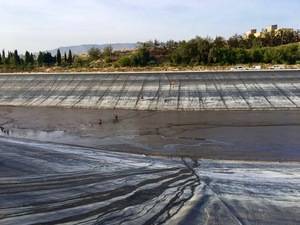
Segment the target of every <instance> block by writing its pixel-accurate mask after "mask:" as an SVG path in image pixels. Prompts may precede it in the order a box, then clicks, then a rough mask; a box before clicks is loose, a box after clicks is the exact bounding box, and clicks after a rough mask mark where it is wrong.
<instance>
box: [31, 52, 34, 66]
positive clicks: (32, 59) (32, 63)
mask: <svg viewBox="0 0 300 225" xmlns="http://www.w3.org/2000/svg"><path fill="white" fill-rule="evenodd" d="M30 64H31V65H34V56H33V54H32V53H30Z"/></svg>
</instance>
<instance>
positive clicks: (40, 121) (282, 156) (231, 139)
mask: <svg viewBox="0 0 300 225" xmlns="http://www.w3.org/2000/svg"><path fill="white" fill-rule="evenodd" d="M116 115H118V121H117V122H116V121H115V116H116ZM99 120H101V122H102V123H101V124H99ZM299 121H300V114H299V113H298V112H297V111H248V112H245V111H234V112H225V111H222V112H221V111H219V112H218V111H206V112H152V111H136V110H89V109H64V108H48V107H45V108H41V107H37V108H35V107H0V125H1V126H2V127H4V128H5V129H6V130H9V132H10V136H11V137H17V138H28V139H33V140H40V141H49V142H54V143H65V144H72V145H80V146H87V147H93V148H97V149H103V150H109V151H123V152H131V153H139V154H145V155H159V156H177V157H191V158H209V159H229V160H230V159H232V160H252V161H299V160H300V151H299V149H300V140H299V138H298V134H299V132H300V122H299ZM3 135H5V134H3Z"/></svg>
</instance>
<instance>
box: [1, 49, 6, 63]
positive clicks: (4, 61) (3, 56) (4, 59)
mask: <svg viewBox="0 0 300 225" xmlns="http://www.w3.org/2000/svg"><path fill="white" fill-rule="evenodd" d="M2 62H3V64H6V56H5V50H4V49H3V50H2Z"/></svg>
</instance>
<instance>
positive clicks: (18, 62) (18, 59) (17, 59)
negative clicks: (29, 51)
mask: <svg viewBox="0 0 300 225" xmlns="http://www.w3.org/2000/svg"><path fill="white" fill-rule="evenodd" d="M13 60H14V64H15V65H16V66H19V65H20V64H21V58H20V56H19V54H18V50H15V51H14V55H13Z"/></svg>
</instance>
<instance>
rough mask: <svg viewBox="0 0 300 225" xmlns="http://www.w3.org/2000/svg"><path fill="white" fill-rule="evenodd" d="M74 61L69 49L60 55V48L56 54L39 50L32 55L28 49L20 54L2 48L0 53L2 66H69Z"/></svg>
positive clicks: (0, 64)
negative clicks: (36, 53)
mask: <svg viewBox="0 0 300 225" xmlns="http://www.w3.org/2000/svg"><path fill="white" fill-rule="evenodd" d="M73 62H74V56H73V54H72V51H71V50H69V52H68V54H67V53H65V54H64V56H62V54H61V52H60V50H59V49H58V50H57V53H56V55H54V56H53V55H52V54H51V53H50V52H39V53H38V55H34V54H33V53H30V52H28V51H26V52H25V54H24V55H20V54H19V53H18V51H17V50H15V51H14V52H10V51H8V52H7V53H6V52H5V50H2V53H1V54H0V66H2V67H4V68H33V67H43V66H47V67H50V66H71V65H72V64H73Z"/></svg>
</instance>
